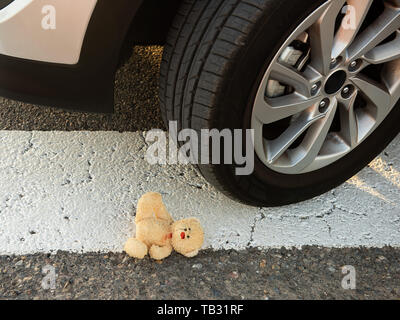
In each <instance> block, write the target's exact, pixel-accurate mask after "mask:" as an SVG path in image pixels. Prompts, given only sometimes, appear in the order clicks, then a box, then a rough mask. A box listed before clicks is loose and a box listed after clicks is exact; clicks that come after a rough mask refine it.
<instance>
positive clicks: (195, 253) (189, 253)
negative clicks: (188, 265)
mask: <svg viewBox="0 0 400 320" xmlns="http://www.w3.org/2000/svg"><path fill="white" fill-rule="evenodd" d="M198 254H199V250H194V251H191V252H188V253H185V254H184V256H185V257H187V258H194V257H195V256H197V255H198Z"/></svg>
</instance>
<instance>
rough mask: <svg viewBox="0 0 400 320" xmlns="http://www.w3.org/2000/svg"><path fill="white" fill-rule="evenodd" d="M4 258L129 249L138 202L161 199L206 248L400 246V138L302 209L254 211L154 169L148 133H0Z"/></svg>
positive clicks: (194, 180) (170, 169) (174, 171)
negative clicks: (151, 195)
mask: <svg viewBox="0 0 400 320" xmlns="http://www.w3.org/2000/svg"><path fill="white" fill-rule="evenodd" d="M0 146H1V148H0V255H8V254H31V253H37V252H46V253H48V252H54V251H57V250H65V251H71V252H98V251H100V252H109V251H116V252H119V251H121V250H122V247H123V244H124V242H125V240H126V239H127V238H128V237H129V236H131V235H132V234H133V233H134V230H135V226H134V223H133V213H134V205H135V204H136V202H137V200H138V199H139V197H140V196H141V195H142V194H143V193H145V192H147V191H158V192H161V193H163V194H164V199H165V202H166V204H167V206H168V208H169V210H170V212H171V214H172V215H173V216H174V217H175V218H177V219H178V218H182V217H188V216H196V217H198V218H199V219H200V220H201V222H202V224H203V225H204V229H205V233H206V244H205V247H207V248H213V249H231V248H234V249H245V248H247V247H257V246H258V247H263V248H266V247H281V246H286V247H291V246H297V247H298V246H303V245H318V246H327V247H349V246H373V247H382V246H385V245H391V246H395V247H398V246H400V205H399V199H400V173H399V172H400V139H399V138H398V139H396V140H395V141H394V142H393V143H392V144H391V146H390V147H389V148H388V149H387V151H386V152H387V154H388V156H387V155H382V156H381V157H379V158H378V159H377V160H376V161H374V162H373V163H372V164H371V167H370V168H367V169H365V170H364V171H362V172H361V173H360V174H359V175H358V176H357V177H355V178H353V179H352V180H351V181H349V182H348V183H346V184H344V185H343V186H341V187H339V188H337V189H336V190H334V191H332V192H330V193H328V194H326V195H323V196H321V197H319V198H317V199H314V200H311V201H308V202H306V203H302V204H296V205H292V206H288V207H282V208H265V209H261V208H251V207H247V206H244V205H240V204H237V203H235V202H234V201H231V200H229V199H227V198H226V197H225V196H223V195H222V194H220V193H219V192H217V191H216V190H215V189H214V188H213V187H211V186H209V185H208V184H207V183H206V182H205V181H204V180H203V179H202V178H201V177H200V176H199V175H198V174H197V172H196V171H195V170H194V169H193V168H191V167H190V166H164V167H162V166H150V165H149V164H148V163H147V162H146V161H145V159H144V155H145V151H146V145H145V144H144V139H143V133H123V134H120V133H116V132H70V133H68V132H13V131H0Z"/></svg>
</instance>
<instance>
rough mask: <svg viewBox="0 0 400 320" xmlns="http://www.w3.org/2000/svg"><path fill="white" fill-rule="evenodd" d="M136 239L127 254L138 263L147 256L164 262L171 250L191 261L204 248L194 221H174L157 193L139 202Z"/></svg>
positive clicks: (130, 244)
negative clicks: (136, 259)
mask: <svg viewBox="0 0 400 320" xmlns="http://www.w3.org/2000/svg"><path fill="white" fill-rule="evenodd" d="M135 222H136V238H131V239H129V240H128V241H127V243H126V244H125V248H124V250H125V252H126V253H127V254H128V255H129V256H131V257H133V258H138V259H143V258H144V257H145V256H146V255H147V254H149V255H150V257H151V258H153V259H155V260H163V259H165V258H166V257H168V256H169V255H170V254H171V253H172V250H173V249H174V250H175V251H177V252H179V253H180V254H182V255H184V256H186V257H188V258H192V257H194V256H196V255H197V254H198V253H199V250H200V248H201V247H202V245H203V241H204V233H203V229H202V228H201V225H200V222H199V220H197V219H195V218H191V219H185V220H180V221H174V220H173V219H172V217H171V216H170V214H169V213H168V211H167V209H166V208H165V206H164V203H163V201H162V197H161V195H160V194H158V193H147V194H145V195H144V196H143V197H141V198H140V200H139V202H138V205H137V210H136V219H135Z"/></svg>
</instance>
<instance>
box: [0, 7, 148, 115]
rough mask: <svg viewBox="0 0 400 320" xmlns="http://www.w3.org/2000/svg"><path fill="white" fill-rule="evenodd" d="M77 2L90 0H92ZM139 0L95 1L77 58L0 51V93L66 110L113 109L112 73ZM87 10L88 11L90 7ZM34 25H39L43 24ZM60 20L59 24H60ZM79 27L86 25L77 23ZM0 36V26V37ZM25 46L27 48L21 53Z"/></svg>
mask: <svg viewBox="0 0 400 320" xmlns="http://www.w3.org/2000/svg"><path fill="white" fill-rule="evenodd" d="M17 1H18V0H17ZM22 1H25V0H22ZM35 1H37V2H38V3H42V0H33V2H35ZM52 1H54V2H53V3H54V4H56V3H58V1H72V2H75V1H76V0H51V1H45V3H46V4H49V3H52ZM80 1H88V4H89V3H92V2H91V1H92V0H79V2H80ZM76 2H78V1H76ZM142 3H143V0H112V1H110V0H97V3H96V6H95V7H94V10H93V14H92V15H91V18H90V21H89V23H88V25H87V28H86V30H85V35H84V38H83V41H82V44H81V48H80V50H79V59H78V60H77V61H76V54H73V55H72V56H71V60H68V59H64V58H62V59H60V60H57V59H52V60H53V61H52V62H48V61H38V60H32V59H26V58H25V59H23V58H21V57H18V54H14V55H16V56H17V57H16V56H11V55H5V54H0V96H3V97H6V98H11V99H15V100H20V101H24V102H28V103H34V104H40V105H50V106H53V107H60V108H64V109H69V110H77V111H87V112H104V113H109V112H113V105H114V77H115V71H116V69H117V66H118V63H119V58H120V51H121V48H122V45H123V43H124V40H125V36H126V35H127V33H128V31H129V28H130V26H131V23H132V21H133V19H134V17H135V14H136V13H137V11H138V9H139V8H140V6H141V5H142ZM12 4H13V3H11V5H12ZM43 4H44V2H43ZM7 8H8V7H6V8H4V9H3V10H5V9H7ZM85 8H86V9H88V10H89V8H90V6H89V5H88V6H87V7H85ZM40 14H42V13H41V11H40ZM41 16H42V15H41ZM0 19H1V18H0ZM67 20H68V19H66V21H67ZM21 21H22V20H21ZM29 23H30V22H29ZM37 23H38V24H39V25H40V23H41V22H40V21H38V22H37ZM59 24H60V22H58V26H59ZM83 25H84V23H82V24H81V27H82V26H83ZM22 27H23V26H21V28H22ZM82 28H83V27H82ZM45 32H53V31H45ZM3 36H4V35H2V34H1V27H0V37H2V38H3ZM76 41H77V42H76V45H77V44H79V41H80V40H76ZM0 43H1V41H0ZM22 45H23V44H22ZM42 45H43V46H37V47H36V48H39V49H40V48H42V50H43V51H46V50H47V49H49V48H51V47H47V46H46V45H44V44H42ZM77 48H78V47H74V48H73V50H75V52H77ZM27 50H29V47H27V49H25V52H27ZM39 51H40V50H38V51H36V54H37V53H38V52H39ZM21 52H23V50H22V51H21ZM32 52H34V51H32ZM54 52H55V51H54ZM46 54H47V55H48V56H51V54H49V53H46ZM21 55H22V54H21ZM54 56H55V55H53V57H54ZM60 57H61V56H60ZM42 60H46V59H42ZM47 60H48V59H47ZM55 61H58V62H55ZM60 62H63V63H60ZM66 62H67V63H66ZM73 62H76V63H73Z"/></svg>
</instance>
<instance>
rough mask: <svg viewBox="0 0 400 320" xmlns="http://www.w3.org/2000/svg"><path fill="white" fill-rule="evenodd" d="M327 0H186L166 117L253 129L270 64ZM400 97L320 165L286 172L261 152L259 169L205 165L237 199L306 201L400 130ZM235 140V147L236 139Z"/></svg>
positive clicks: (168, 74)
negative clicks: (354, 142) (355, 140)
mask: <svg viewBox="0 0 400 320" xmlns="http://www.w3.org/2000/svg"><path fill="white" fill-rule="evenodd" d="M326 2H327V0H184V1H183V3H182V5H181V7H180V9H179V12H178V13H177V16H176V18H175V20H174V22H173V25H172V27H171V30H170V33H169V37H168V40H167V43H166V45H165V49H164V55H163V60H162V66H161V79H160V102H161V111H162V116H163V119H164V121H165V123H166V124H167V125H168V123H169V121H177V122H178V129H185V128H190V129H194V130H195V131H197V132H200V130H201V129H213V128H216V129H219V130H223V129H225V128H228V129H231V130H233V129H242V130H245V129H249V128H251V118H252V110H253V106H254V99H255V96H256V94H257V90H258V88H259V86H260V82H261V81H262V78H263V76H264V74H265V72H266V70H267V69H268V67H269V65H270V64H271V62H272V61H273V59H274V57H275V56H276V54H277V52H278V50H279V49H280V48H281V47H282V45H283V44H284V42H285V41H286V39H288V37H289V36H290V35H291V34H292V33H293V31H294V30H295V29H296V28H297V27H298V26H299V25H300V24H301V23H302V22H303V21H304V20H305V19H307V17H309V16H310V15H311V14H312V13H313V12H314V11H316V10H317V9H318V8H320V7H321V6H322V5H324V4H325V3H326ZM399 121H400V108H399V105H398V104H396V105H395V107H393V109H392V110H391V112H390V114H388V115H387V116H386V117H385V119H384V121H382V123H381V124H380V125H379V127H377V128H376V129H375V130H374V131H373V132H372V133H371V134H370V135H369V136H368V137H367V138H366V139H365V140H364V141H363V142H362V143H360V144H359V145H358V146H357V147H356V148H354V150H352V151H351V152H349V153H348V154H346V155H345V156H343V157H341V158H340V159H338V160H337V161H335V162H334V163H332V164H330V165H327V166H325V167H322V168H320V169H318V170H313V171H310V172H304V173H299V174H286V173H282V172H278V171H276V170H274V169H271V168H269V167H268V166H266V165H265V163H263V161H261V159H260V157H259V156H258V155H257V154H256V155H255V168H254V172H253V173H252V174H250V175H247V176H238V175H236V174H235V169H236V168H237V167H238V165H237V164H226V165H225V164H220V165H212V164H210V165H201V164H200V165H198V168H199V170H200V172H201V173H202V175H203V176H204V177H205V178H206V179H207V180H208V181H209V182H210V183H211V184H213V185H214V186H215V187H216V188H218V189H219V190H220V191H222V192H223V193H225V194H226V195H227V196H229V197H231V198H232V199H235V200H239V201H240V202H243V203H245V204H249V205H253V206H281V205H287V204H291V203H295V202H300V201H304V200H307V199H310V198H313V197H315V196H317V195H320V194H322V193H325V192H327V191H329V190H331V189H332V188H334V187H337V186H338V185H340V184H342V183H343V182H345V181H346V180H348V179H349V178H351V177H352V176H354V175H355V174H356V173H357V172H359V171H360V170H361V169H362V168H364V167H365V166H366V165H367V164H368V163H369V162H370V161H372V160H373V159H374V158H375V157H376V156H377V155H378V154H379V153H380V152H381V151H383V150H384V148H385V147H386V146H387V145H388V144H389V143H390V142H391V141H392V140H393V139H394V138H395V136H396V135H397V134H398V132H399V125H398V123H399ZM232 147H233V146H232Z"/></svg>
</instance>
